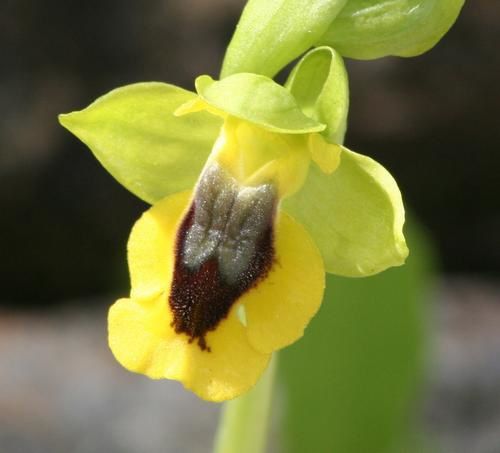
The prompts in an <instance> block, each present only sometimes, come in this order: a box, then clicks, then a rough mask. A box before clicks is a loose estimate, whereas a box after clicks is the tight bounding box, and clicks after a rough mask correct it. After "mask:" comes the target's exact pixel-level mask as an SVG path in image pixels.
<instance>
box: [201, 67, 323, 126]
mask: <svg viewBox="0 0 500 453" xmlns="http://www.w3.org/2000/svg"><path fill="white" fill-rule="evenodd" d="M196 91H197V92H198V94H199V95H200V98H201V99H202V100H203V101H205V102H206V103H207V104H208V105H209V106H210V107H212V108H214V109H215V112H219V114H220V115H221V116H225V115H231V116H235V117H237V118H240V119H243V120H246V121H249V122H250V123H253V124H256V125H258V126H260V127H262V128H264V129H267V130H269V131H271V132H278V133H282V134H306V133H311V132H320V131H322V130H324V129H325V127H326V126H325V125H324V124H322V123H319V122H318V121H316V120H314V119H312V118H309V117H308V116H306V115H304V113H302V110H301V109H300V107H299V105H298V104H297V101H296V100H295V98H294V97H293V96H292V95H291V94H290V92H289V91H288V90H287V89H286V88H284V87H282V86H281V85H278V84H277V83H276V82H274V81H273V80H272V79H270V78H268V77H265V76H262V75H258V74H249V73H242V74H234V75H232V76H229V77H226V78H225V79H222V80H219V81H215V80H213V79H212V78H211V77H210V76H207V75H204V76H200V77H198V78H197V79H196ZM209 110H212V111H214V110H213V109H209Z"/></svg>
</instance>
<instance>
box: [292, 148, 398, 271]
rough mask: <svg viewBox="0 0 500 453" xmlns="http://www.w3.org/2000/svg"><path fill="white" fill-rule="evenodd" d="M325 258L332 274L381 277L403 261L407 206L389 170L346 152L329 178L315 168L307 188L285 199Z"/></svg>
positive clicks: (310, 171) (294, 215)
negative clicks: (388, 269)
mask: <svg viewBox="0 0 500 453" xmlns="http://www.w3.org/2000/svg"><path fill="white" fill-rule="evenodd" d="M284 209H285V210H286V211H287V212H289V213H290V214H291V215H292V216H293V217H295V218H296V219H297V220H298V221H299V222H301V223H302V224H303V225H304V226H305V227H306V228H307V229H308V231H309V233H310V234H311V236H312V237H313V239H314V241H315V242H316V245H317V246H318V247H319V249H320V250H321V253H322V255H323V259H324V260H325V268H326V270H327V272H330V273H333V274H338V275H344V276H349V277H361V276H366V275H372V274H376V273H378V272H381V271H383V270H385V269H387V268H388V267H390V266H399V265H401V264H403V263H404V261H405V258H406V257H407V255H408V249H407V247H406V243H405V239H404V236H403V231H402V230H403V223H404V207H403V202H402V200H401V194H400V192H399V189H398V186H397V184H396V182H395V181H394V179H393V178H392V176H391V175H390V174H389V172H388V171H387V170H386V169H385V168H384V167H382V166H381V165H380V164H378V163H377V162H375V161H374V160H373V159H370V158H369V157H366V156H363V155H361V154H357V153H354V152H352V151H349V150H348V149H346V148H343V151H342V154H341V163H340V166H339V168H338V169H337V170H336V171H335V172H334V173H332V174H331V175H325V174H324V173H322V172H321V170H319V169H318V168H317V167H316V166H315V165H313V166H311V167H310V170H309V175H308V177H307V180H306V183H305V185H304V186H303V188H302V189H301V190H300V191H299V192H298V193H297V194H296V195H294V196H293V197H290V198H289V199H287V200H285V201H284Z"/></svg>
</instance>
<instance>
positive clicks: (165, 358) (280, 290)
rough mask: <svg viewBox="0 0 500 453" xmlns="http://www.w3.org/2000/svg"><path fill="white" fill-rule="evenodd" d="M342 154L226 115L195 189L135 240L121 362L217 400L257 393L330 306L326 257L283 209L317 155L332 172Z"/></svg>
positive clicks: (156, 214) (118, 340)
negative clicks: (273, 363) (285, 351)
mask: <svg viewBox="0 0 500 453" xmlns="http://www.w3.org/2000/svg"><path fill="white" fill-rule="evenodd" d="M311 143H314V144H315V146H312V145H311ZM318 143H319V144H320V145H319V146H318ZM339 154H340V147H338V146H336V145H329V144H327V143H326V142H324V141H323V139H322V138H321V137H320V136H319V135H317V134H309V135H303V134H301V135H292V134H279V133H275V132H270V131H267V130H265V129H263V128H261V127H259V126H256V125H253V124H251V123H249V122H248V121H245V120H241V119H238V118H235V117H232V116H227V117H226V119H225V122H224V125H223V127H222V130H221V134H220V136H219V138H218V139H217V141H216V143H215V145H214V149H213V151H212V154H211V156H210V158H209V159H208V161H207V164H206V165H205V168H204V170H203V172H202V174H201V177H200V179H199V180H198V183H197V185H196V188H195V190H194V191H193V192H189V191H188V192H181V193H177V194H175V195H171V196H168V197H166V198H165V199H163V200H161V201H160V202H158V203H157V204H155V205H154V206H153V207H152V208H151V209H149V210H148V211H147V212H146V213H145V214H144V215H143V216H142V217H141V218H140V219H139V221H138V222H137V223H136V225H135V226H134V228H133V230H132V234H131V236H130V240H129V244H128V256H129V267H130V275H131V281H132V291H131V296H130V298H128V299H121V300H118V301H117V302H116V303H115V305H114V306H113V307H112V308H111V310H110V315H109V342H110V346H111V349H112V351H113V353H114V354H115V356H116V358H117V359H118V361H119V362H120V363H121V364H122V365H123V366H125V367H126V368H128V369H129V370H132V371H136V372H140V373H144V374H146V375H148V376H150V377H152V378H168V379H176V380H179V381H181V382H182V383H183V384H184V385H185V386H186V387H187V388H189V389H191V390H193V391H194V392H195V393H196V394H198V395H199V396H200V397H202V398H204V399H207V400H211V401H222V400H226V399H229V398H233V397H235V396H238V395H239V394H241V393H243V392H245V391H246V390H248V389H249V388H250V387H251V386H252V385H253V384H254V383H255V382H256V380H257V379H258V377H259V376H260V374H261V373H262V372H263V370H264V369H265V367H266V366H267V363H268V361H269V359H270V355H271V354H272V352H273V351H275V350H277V349H280V348H283V347H284V346H287V345H289V344H290V343H292V342H294V341H295V340H297V339H298V338H299V337H300V336H301V335H302V333H303V331H304V328H305V327H306V325H307V324H308V322H309V320H310V319H311V318H312V316H314V314H315V313H316V311H317V310H318V308H319V306H320V303H321V300H322V296H323V289H324V275H325V272H324V267H323V262H322V258H321V254H320V252H319V251H318V249H317V247H316V246H315V244H314V242H313V241H312V239H311V238H310V236H309V235H308V233H307V232H306V231H305V229H304V228H303V227H302V226H301V225H300V224H298V223H297V222H296V221H294V220H293V218H292V217H290V216H289V215H287V214H286V213H284V212H283V211H282V210H281V209H280V201H281V199H283V198H284V197H286V196H289V195H291V194H293V193H294V192H296V191H297V190H298V189H299V188H300V186H301V185H302V183H303V181H304V180H305V177H306V175H307V170H308V166H309V161H310V160H311V157H312V158H313V159H315V160H316V161H318V162H319V163H320V164H321V165H322V166H324V167H327V169H328V171H330V172H331V171H333V170H334V169H335V167H336V166H337V165H338V162H339Z"/></svg>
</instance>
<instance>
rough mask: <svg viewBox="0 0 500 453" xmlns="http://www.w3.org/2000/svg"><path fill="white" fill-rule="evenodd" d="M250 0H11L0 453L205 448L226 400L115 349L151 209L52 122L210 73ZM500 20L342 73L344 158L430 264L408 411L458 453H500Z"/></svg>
mask: <svg viewBox="0 0 500 453" xmlns="http://www.w3.org/2000/svg"><path fill="white" fill-rule="evenodd" d="M243 3H244V2H243V0H210V1H208V0H183V1H173V0H149V1H144V2H134V1H130V0H121V1H118V0H105V1H98V0H88V1H86V2H71V1H60V0H46V1H44V2H36V1H33V0H2V2H1V3H0V51H1V55H2V61H1V66H0V108H1V115H0V213H1V214H0V216H1V217H0V219H1V220H0V253H1V258H2V259H1V260H0V282H1V289H2V291H1V295H0V451H1V452H8V453H11V452H22V453H31V452H48V451H50V452H53V453H58V452H85V453H87V452H97V451H101V452H102V451H106V452H109V453H113V452H126V453H127V452H137V451H141V452H144V453H150V452H151V453H153V452H159V451H163V452H165V451H168V452H179V451H189V452H209V451H210V445H211V439H212V435H213V430H214V429H215V424H216V420H217V417H216V415H217V413H218V411H219V406H217V405H214V404H207V403H203V402H201V401H199V400H197V399H196V398H195V397H194V396H192V395H190V394H188V393H187V392H184V391H183V390H182V389H181V387H180V385H179V384H176V383H165V382H162V383H157V382H150V381H148V380H147V379H145V378H142V377H139V376H135V375H131V374H128V373H126V372H125V371H124V370H122V369H121V368H120V367H119V366H118V365H117V364H116V363H115V362H114V359H113V358H112V356H111V354H110V352H109V351H108V349H107V346H106V326H105V324H106V319H105V318H106V312H107V308H108V306H109V305H110V303H111V302H112V301H113V300H114V298H115V297H117V296H119V295H126V294H127V293H128V290H129V282H128V274H127V267H126V256H125V255H126V249H125V245H126V241H127V237H128V234H129V231H130V228H131V226H132V225H133V223H134V221H135V220H136V219H137V218H138V216H139V215H140V214H141V212H142V211H143V210H145V209H146V208H147V206H146V204H145V203H143V202H141V201H140V200H138V199H136V198H135V197H134V196H133V195H131V194H130V193H128V192H127V191H126V190H125V189H124V188H122V187H121V186H120V185H119V184H117V183H116V182H115V181H114V180H113V179H112V178H111V177H110V176H109V175H108V174H107V173H106V171H104V170H103V169H102V168H101V167H100V165H99V163H98V162H97V161H96V160H95V159H94V158H93V156H92V154H91V153H90V152H89V151H88V149H87V148H86V147H85V146H84V145H83V144H82V143H80V142H79V141H78V140H77V139H76V138H74V137H73V136H71V135H70V134H69V133H68V132H67V131H66V130H64V129H63V128H62V127H60V126H59V125H58V123H57V119H56V115H57V114H58V113H63V112H69V111H72V110H79V109H81V108H83V107H85V106H86V105H88V104H89V103H90V102H92V101H93V100H94V99H95V98H96V97H98V96H100V95H102V94H104V93H106V92H107V91H109V90H111V89H113V88H115V87H118V86H120V85H125V84H129V83H133V82H139V81H152V80H155V81H166V82H170V83H173V84H176V85H180V86H182V87H184V88H188V89H192V87H193V80H194V78H195V77H196V76H197V75H199V74H210V75H212V76H214V77H216V76H217V75H218V70H219V67H220V64H221V61H222V56H223V53H224V48H225V46H226V44H227V43H228V41H229V39H230V37H231V34H232V31H233V29H234V26H235V24H236V22H237V20H238V16H239V14H240V11H241V9H242V6H243ZM499 23H500V4H498V2H496V1H491V0H474V2H471V1H469V2H468V3H467V4H466V6H465V7H464V9H463V11H462V14H461V16H460V17H459V19H458V22H457V23H456V25H455V26H454V27H453V28H452V30H451V31H450V32H449V33H448V35H447V36H446V37H445V38H444V39H443V40H442V42H440V43H439V44H438V45H437V46H436V47H435V48H434V49H433V50H432V51H430V52H428V53H427V54H425V55H423V56H420V57H417V58H413V59H399V58H384V59H381V60H377V61H368V62H361V61H348V62H347V65H348V69H349V75H350V83H351V109H350V122H349V130H348V134H347V137H346V145H347V146H348V147H349V148H351V149H353V150H356V151H358V152H361V153H363V154H368V155H370V156H372V157H374V158H375V159H377V160H378V161H379V162H381V163H382V164H383V165H385V166H386V167H387V168H388V169H389V170H390V171H391V173H392V174H393V175H394V176H395V178H396V179H397V180H398V182H399V184H400V187H401V189H402V192H403V194H404V197H405V201H406V205H407V206H408V208H409V210H410V211H411V213H412V215H413V217H414V218H415V219H418V222H419V224H420V225H422V226H423V229H424V231H425V233H426V235H427V236H428V239H427V240H430V243H431V244H432V247H433V250H434V251H433V252H432V255H433V256H434V257H435V259H434V260H433V263H434V264H433V265H432V269H433V272H437V276H436V277H435V278H433V279H432V281H433V285H432V288H431V289H432V290H431V291H430V292H428V293H426V294H427V296H426V299H425V301H424V302H422V304H423V305H425V307H426V308H425V310H424V312H425V313H424V315H423V319H425V322H424V325H425V327H424V329H425V335H422V337H424V338H425V347H422V349H424V350H425V351H426V352H425V353H424V354H423V355H425V357H426V358H425V360H424V362H425V363H426V368H425V370H426V371H425V372H424V377H423V378H422V379H421V380H420V382H421V384H419V385H418V386H417V387H419V389H420V390H419V392H418V397H415V399H416V400H418V401H417V403H416V404H415V408H414V409H415V410H414V413H413V415H408V417H409V418H412V417H415V419H416V421H415V422H414V423H415V424H417V425H419V426H422V430H421V431H423V432H425V433H426V437H428V438H429V439H432V440H431V443H432V444H433V447H432V448H439V450H436V451H443V452H445V453H462V452H463V453H499V452H500V279H499V269H500V234H499V232H500V202H499V195H500V176H499V171H498V169H499V168H500V153H499V152H498V149H497V148H498V143H500V127H499V124H498V117H499V115H498V107H499V101H500V85H499V83H498V77H499V74H500V57H499V52H498V45H499V42H500V27H499V26H498V24H499ZM427 240H426V241H427ZM412 251H413V250H412ZM429 271H430V270H429ZM416 395H417V393H416ZM277 437H279V436H278V435H277ZM276 443H277V445H276V446H275V447H274V448H276V449H278V448H279V445H278V444H279V441H276ZM282 450H284V448H283V447H282ZM273 451H274V450H273ZM326 451H330V450H325V452H326ZM352 451H353V452H356V450H355V449H354V450H352ZM377 451H378V450H377ZM381 451H382V450H381ZM386 451H388V450H386ZM400 451H408V450H400ZM433 451H434V450H433ZM285 453H286V452H285ZM339 453H347V452H346V451H339ZM357 453H373V451H367V450H362V449H361V450H358V451H357Z"/></svg>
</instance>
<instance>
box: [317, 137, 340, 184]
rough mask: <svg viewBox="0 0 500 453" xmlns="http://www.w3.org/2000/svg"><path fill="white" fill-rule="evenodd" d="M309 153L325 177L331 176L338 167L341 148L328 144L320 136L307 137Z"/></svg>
mask: <svg viewBox="0 0 500 453" xmlns="http://www.w3.org/2000/svg"><path fill="white" fill-rule="evenodd" d="M309 151H310V153H311V158H312V160H313V161H314V162H315V163H316V164H317V165H318V167H319V168H320V169H321V171H322V172H323V173H325V174H327V175H330V174H332V173H333V172H334V171H335V170H336V169H337V167H338V166H339V165H340V154H341V152H342V147H341V146H340V145H336V144H334V143H328V142H327V141H326V140H325V139H324V138H323V137H322V136H321V134H310V135H309Z"/></svg>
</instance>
